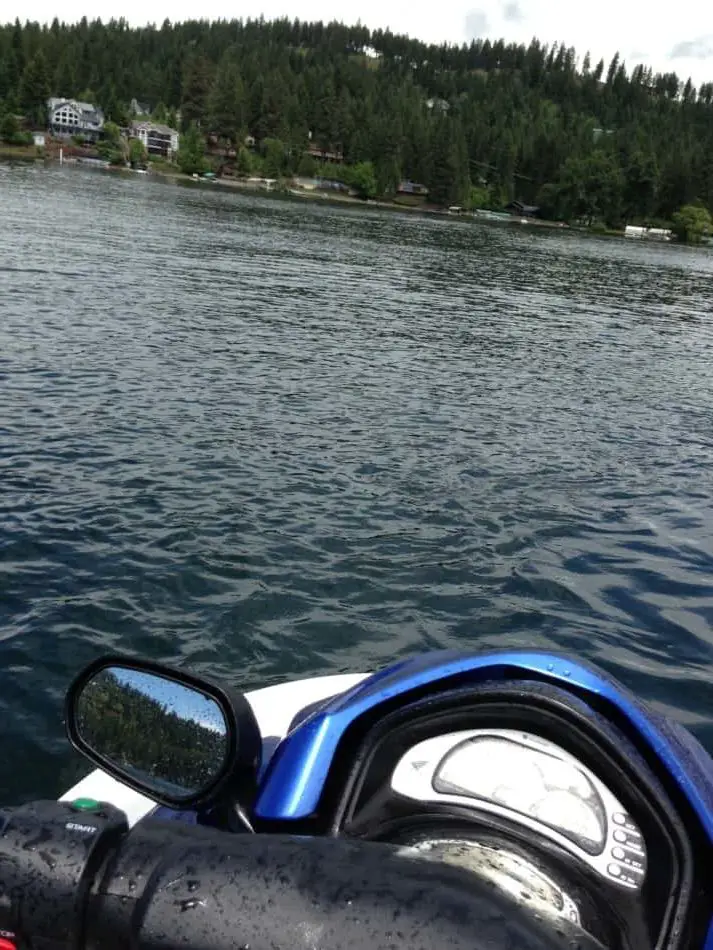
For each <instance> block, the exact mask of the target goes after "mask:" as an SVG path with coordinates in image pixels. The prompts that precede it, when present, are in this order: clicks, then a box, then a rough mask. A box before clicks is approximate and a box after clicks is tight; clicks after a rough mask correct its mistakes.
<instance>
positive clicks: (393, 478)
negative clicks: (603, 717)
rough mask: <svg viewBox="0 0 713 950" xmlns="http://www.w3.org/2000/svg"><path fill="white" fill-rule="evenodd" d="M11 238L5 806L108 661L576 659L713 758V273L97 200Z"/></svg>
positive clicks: (0, 404)
mask: <svg viewBox="0 0 713 950" xmlns="http://www.w3.org/2000/svg"><path fill="white" fill-rule="evenodd" d="M0 211H1V212H2V218H1V220H2V238H1V239H0V762H3V763H4V764H5V768H3V770H2V772H1V773H0V799H1V800H3V801H9V800H13V801H14V800H18V799H21V798H27V797H31V796H39V795H53V794H55V793H56V792H57V791H58V790H59V788H60V787H61V786H62V785H63V784H67V782H68V781H69V778H70V777H71V776H72V774H73V764H72V760H71V759H70V757H69V755H68V752H67V746H66V742H65V740H64V738H63V727H62V721H61V720H62V709H61V703H62V697H63V692H64V689H65V687H66V685H67V682H68V680H69V679H70V677H71V676H72V675H73V674H74V673H75V672H76V671H77V670H78V669H79V667H80V666H81V665H82V664H83V663H85V662H87V661H89V660H90V659H91V658H93V657H94V656H96V655H98V654H100V653H101V652H103V651H106V650H114V649H119V650H123V651H131V652H135V653H138V654H142V655H146V656H152V657H155V658H158V659H160V660H165V661H170V662H177V663H181V664H186V665H188V666H191V667H193V668H195V669H197V670H200V671H211V672H213V673H217V674H221V675H226V676H230V677H231V678H233V679H234V680H236V681H238V682H241V683H244V684H245V685H246V686H256V685H260V684H265V683H267V682H273V681H276V680H279V679H280V678H281V677H284V676H285V675H307V674H310V673H321V672H336V671H355V670H364V669H368V668H372V667H374V666H376V665H378V664H382V663H386V662H388V661H390V660H392V659H394V658H396V657H400V656H403V655H404V654H406V653H409V652H412V651H415V650H425V649H429V648H433V647H442V646H452V647H460V648H463V649H479V648H483V647H504V646H514V645H533V646H549V647H553V648H555V649H557V650H560V651H564V652H566V653H569V654H574V655H579V656H583V657H586V658H588V659H590V660H594V661H596V662H599V663H601V664H603V665H604V666H605V667H606V668H608V669H609V670H611V671H613V672H615V673H616V674H617V675H618V676H620V677H621V678H622V679H623V680H624V681H625V682H627V683H628V684H629V685H631V686H633V687H634V688H635V689H636V690H638V691H639V692H640V693H641V694H642V695H643V696H645V697H647V698H649V699H651V700H653V701H654V702H655V704H656V705H657V707H658V708H659V709H662V710H664V711H668V712H669V713H671V714H673V715H675V716H676V717H677V718H679V719H680V720H681V721H682V722H684V723H686V724H687V725H689V726H690V727H691V728H692V729H693V731H694V732H695V733H696V734H697V735H698V736H699V737H700V738H702V740H703V741H704V742H705V743H706V744H707V745H708V747H709V748H711V749H712V750H713V632H712V630H711V621H712V620H713V361H712V357H713V334H712V333H711V328H710V323H711V320H712V319H713V256H711V254H709V253H708V252H705V251H703V252H694V251H689V250H686V249H683V248H680V249H677V248H672V247H657V246H645V245H641V244H629V243H624V242H622V241H602V240H593V239H583V238H581V237H579V236H576V235H574V234H566V233H561V232H560V233H549V234H544V233H537V234H531V233H530V232H529V231H527V230H524V229H518V228H516V227H505V228H502V227H497V226H496V227H493V226H486V225H475V224H473V223H472V222H468V223H466V222H460V221H454V220H447V219H422V218H416V217H409V216H400V215H394V214H389V213H382V212H375V211H362V210H358V209H354V210H351V209H350V210H343V209H339V210H334V209H330V208H327V207H323V206H315V205H313V204H309V203H295V202H287V201H281V200H275V199H260V198H253V197H246V196H243V195H239V194H234V193H225V192H224V191H222V190H217V189H216V190H211V189H209V188H203V189H195V188H182V187H179V186H176V185H167V184H163V183H156V182H151V181H147V180H145V179H140V178H138V176H137V177H132V178H130V179H124V178H118V177H117V178H114V177H112V176H110V175H106V174H101V173H91V172H83V171H80V170H76V169H71V168H64V169H60V168H55V169H52V170H45V169H41V168H35V167H32V166H24V167H17V166H15V167H12V166H9V165H4V166H3V165H0ZM8 764H9V767H8Z"/></svg>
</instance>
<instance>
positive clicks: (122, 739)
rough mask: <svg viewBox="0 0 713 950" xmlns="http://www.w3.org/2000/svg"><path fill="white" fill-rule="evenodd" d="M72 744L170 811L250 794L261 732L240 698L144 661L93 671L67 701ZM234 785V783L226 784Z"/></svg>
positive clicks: (113, 662)
mask: <svg viewBox="0 0 713 950" xmlns="http://www.w3.org/2000/svg"><path fill="white" fill-rule="evenodd" d="M67 731H68V734H69V738H70V741H71V742H72V744H73V745H74V746H75V748H77V749H79V751H80V752H83V753H84V754H85V755H86V756H87V757H88V758H89V759H91V760H92V761H93V762H95V763H96V764H97V765H98V766H99V767H100V768H102V769H103V770H104V771H106V772H108V773H109V774H110V775H113V776H114V777H115V778H118V779H119V781H121V782H124V784H126V785H129V786H130V787H131V788H134V789H136V790H137V791H139V792H141V793H143V794H145V795H147V796H148V797H149V798H152V799H153V800H154V801H157V802H161V803H162V804H166V805H169V806H171V807H174V808H188V807H193V806H195V805H196V804H198V803H205V802H207V801H208V800H215V799H216V797H218V795H219V793H220V792H221V791H222V790H223V789H225V787H226V784H230V788H231V790H232V792H233V793H234V794H235V796H236V798H239V797H241V796H240V791H241V790H240V788H238V787H237V786H241V785H242V786H243V791H245V786H246V785H247V786H248V787H249V789H253V790H254V787H255V781H256V776H257V771H258V768H259V765H260V752H261V745H262V743H261V739H260V732H259V728H258V725H257V722H256V720H255V717H254V715H253V713H252V709H251V708H250V705H249V703H248V702H247V700H246V699H245V697H244V696H243V695H242V694H241V693H232V692H226V691H225V690H224V689H222V688H219V687H216V686H215V685H214V684H212V683H210V682H209V681H207V680H202V679H199V678H198V677H194V676H191V675H189V674H185V673H183V672H182V671H181V672H178V671H174V670H171V669H168V668H167V667H162V666H158V665H157V664H153V663H147V662H142V661H127V660H125V659H123V658H122V659H118V658H117V659H113V658H105V659H103V660H100V661H99V662H98V663H94V664H92V665H91V666H90V667H89V668H88V669H86V670H85V671H84V672H83V673H82V674H80V676H79V677H78V678H77V680H75V682H74V683H73V684H72V686H71V687H70V690H69V693H68V696H67ZM230 778H232V779H233V782H231V783H229V782H228V780H229V779H230Z"/></svg>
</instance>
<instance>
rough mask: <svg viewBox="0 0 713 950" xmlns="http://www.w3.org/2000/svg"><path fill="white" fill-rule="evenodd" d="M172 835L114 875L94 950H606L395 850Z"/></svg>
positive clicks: (94, 910)
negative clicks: (571, 948)
mask: <svg viewBox="0 0 713 950" xmlns="http://www.w3.org/2000/svg"><path fill="white" fill-rule="evenodd" d="M169 827H170V833H167V825H166V824H165V823H162V822H159V821H155V820H151V819H149V820H147V821H145V822H142V823H141V824H139V825H138V826H137V827H136V828H134V830H133V831H132V832H131V834H130V835H129V836H128V837H127V838H126V839H125V841H124V843H123V845H122V847H121V849H120V851H119V852H118V853H117V855H116V856H115V859H114V860H113V861H112V862H111V863H110V864H109V865H107V867H106V869H105V874H104V876H103V879H102V880H101V881H100V882H99V883H98V886H97V888H96V890H95V892H94V893H93V895H92V896H91V898H90V902H89V908H88V916H87V929H86V947H87V948H88V950H127V948H135V950H139V948H140V950H177V948H186V950H315V948H319V950H367V948H368V950H386V948H394V947H399V948H400V947H404V948H409V950H420V948H428V950H439V948H441V947H443V948H446V947H447V948H449V950H459V948H462V950H466V948H467V950H485V948H488V950H511V948H518V950H555V948H564V947H572V946H573V945H576V946H577V947H579V948H581V950H588V948H590V950H594V948H600V950H601V945H600V944H599V943H597V942H596V941H594V940H591V939H589V938H588V937H586V936H585V935H584V934H582V933H581V931H574V930H573V929H572V928H571V927H570V925H569V924H567V923H566V922H564V921H562V920H558V921H557V924H556V926H554V925H549V924H548V923H547V922H546V921H543V920H542V919H541V918H538V917H537V916H536V915H534V914H533V913H527V912H526V911H525V910H523V909H522V908H521V907H519V906H518V905H516V904H515V903H514V902H513V901H511V900H509V899H508V898H507V897H506V896H505V895H504V894H503V893H502V892H500V891H498V890H496V889H494V888H493V887H492V886H490V885H488V884H487V883H486V882H485V881H483V880H482V879H481V878H479V877H477V876H476V875H474V874H473V873H471V872H469V871H467V870H464V869H461V868H456V867H453V866H446V865H444V864H437V863H435V862H431V861H426V860H424V859H422V858H421V859H419V858H415V857H413V856H407V855H405V854H404V852H403V851H401V852H400V851H399V849H397V848H395V847H394V846H391V845H386V844H377V843H373V842H356V841H346V840H343V839H334V838H294V837H287V836H276V835H228V834H226V833H224V832H223V833H221V832H216V831H215V830H213V829H208V828H202V827H190V826H180V827H179V826H178V825H177V824H176V825H174V824H171V826H169Z"/></svg>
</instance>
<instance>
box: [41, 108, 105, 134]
mask: <svg viewBox="0 0 713 950" xmlns="http://www.w3.org/2000/svg"><path fill="white" fill-rule="evenodd" d="M47 115H48V126H49V131H50V132H51V133H52V135H54V136H56V137H57V138H69V137H70V136H72V135H81V136H83V137H84V138H85V139H86V140H87V141H89V142H96V141H97V139H98V138H99V137H100V136H101V133H102V129H103V128H104V113H103V112H102V110H101V109H100V108H99V107H98V106H95V105H93V104H92V103H91V102H79V101H78V100H77V99H59V98H52V99H48V100H47Z"/></svg>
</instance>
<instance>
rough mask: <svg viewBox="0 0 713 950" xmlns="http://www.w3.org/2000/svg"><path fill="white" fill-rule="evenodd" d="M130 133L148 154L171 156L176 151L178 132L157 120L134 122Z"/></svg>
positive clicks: (163, 156)
mask: <svg viewBox="0 0 713 950" xmlns="http://www.w3.org/2000/svg"><path fill="white" fill-rule="evenodd" d="M131 134H132V136H133V137H134V138H136V139H138V140H139V141H140V142H141V144H142V145H143V146H144V148H145V149H146V151H147V152H148V153H149V155H158V156H161V157H162V158H173V157H174V156H175V154H176V153H177V152H178V132H177V131H176V130H175V129H171V128H169V126H167V125H161V124H160V123H159V122H134V123H133V124H132V126H131Z"/></svg>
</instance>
